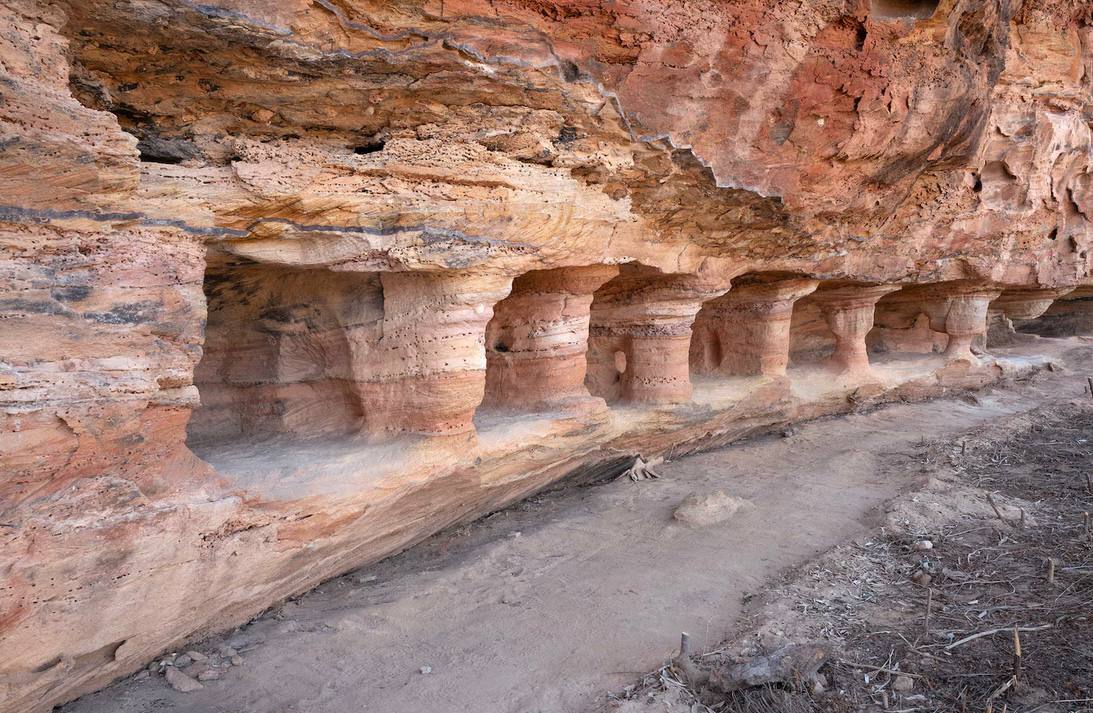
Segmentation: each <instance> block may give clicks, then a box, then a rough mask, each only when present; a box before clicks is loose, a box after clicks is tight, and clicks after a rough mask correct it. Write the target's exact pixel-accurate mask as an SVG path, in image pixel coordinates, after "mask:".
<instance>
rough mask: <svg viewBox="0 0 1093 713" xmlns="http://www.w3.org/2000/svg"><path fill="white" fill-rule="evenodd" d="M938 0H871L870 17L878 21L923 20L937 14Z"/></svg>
mask: <svg viewBox="0 0 1093 713" xmlns="http://www.w3.org/2000/svg"><path fill="white" fill-rule="evenodd" d="M938 5H939V0H871V3H870V7H871V12H870V17H872V18H874V19H878V20H892V19H902V18H910V19H914V20H925V19H928V18H930V17H933V14H934V13H935V12H937V8H938Z"/></svg>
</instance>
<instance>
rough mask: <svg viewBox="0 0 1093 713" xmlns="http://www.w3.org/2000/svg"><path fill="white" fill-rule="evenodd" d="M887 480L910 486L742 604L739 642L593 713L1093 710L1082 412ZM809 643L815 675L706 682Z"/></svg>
mask: <svg viewBox="0 0 1093 713" xmlns="http://www.w3.org/2000/svg"><path fill="white" fill-rule="evenodd" d="M892 467H894V468H916V467H917V468H918V469H919V470H920V471H921V472H922V473H923V475H924V476H925V478H926V482H925V484H924V487H923V488H922V489H921V490H919V491H916V492H914V493H911V494H908V495H906V496H903V497H901V498H899V499H898V500H896V501H895V502H893V503H892V504H891V506H890V509H889V512H888V513H887V518H886V522H885V525H884V526H883V527H882V528H881V529H880V531H879V532H877V533H875V536H873V537H871V538H869V539H867V540H862V541H858V542H855V543H852V544H849V545H845V546H843V547H840V548H837V549H836V550H833V551H832V552H829V553H828V554H827V555H825V556H824V557H822V558H821V559H819V560H817V561H816V562H814V563H812V564H811V565H809V566H808V567H806V568H805V569H804V570H802V571H799V572H796V573H794V574H793V575H791V576H790V578H788V579H787V580H786V581H785V582H784V583H783V584H782V585H781V586H779V587H777V588H775V589H774V590H773V591H771V592H769V593H767V594H765V595H763V596H762V597H759V598H757V599H756V601H755V602H754V606H753V607H752V609H751V613H750V614H749V616H748V618H747V620H746V621H745V622H742V626H741V630H743V631H747V632H748V633H747V634H746V635H744V636H741V637H739V638H737V639H735V640H733V641H731V642H728V643H726V644H724V645H723V646H722V647H720V648H718V649H717V650H715V651H712V652H708V653H705V654H702V655H697V656H687V657H677V658H676V659H674V660H673V661H671V662H668V663H667V664H666V665H665V666H664V667H663V668H661V669H660V670H659V671H657V672H654V673H653V674H650V675H649V676H646V677H645V678H644V679H643V680H642V681H641V682H639V683H638V684H637V685H635V686H631V687H628V688H627V689H625V690H623V691H621V692H618V693H616V694H613V695H611V696H609V700H608V701H607V704H606V707H605V710H624V711H641V710H662V711H670V712H673V713H676V712H682V711H688V713H691V712H697V711H702V712H706V711H713V712H716V713H727V712H735V713H758V712H765V711H771V712H773V711H779V712H783V711H788V712H791V713H796V712H798V711H800V712H806V711H878V712H879V711H887V712H889V713H897V712H898V713H913V712H915V713H917V712H919V711H921V712H923V713H928V712H935V711H936V712H941V711H946V712H948V711H959V712H961V713H965V712H975V713H981V712H988V713H1002V712H1005V713H1018V712H1021V713H1068V712H1076V711H1093V626H1091V623H1090V617H1093V533H1091V523H1090V513H1091V511H1093V404H1090V403H1085V402H1072V403H1065V404H1061V405H1059V406H1054V407H1050V408H1041V409H1038V410H1036V411H1033V412H1030V413H1027V414H1024V415H1023V416H1021V417H1015V418H1012V419H1009V420H1007V421H1006V422H1004V423H1002V424H1000V425H998V426H996V427H994V428H992V429H989V430H988V431H984V432H978V433H971V434H967V435H966V436H965V437H963V438H960V439H957V440H955V441H949V442H944V443H927V442H923V443H921V444H920V446H919V447H918V448H917V449H916V452H914V453H908V454H901V455H896V456H893V458H892ZM813 644H814V645H820V646H824V647H828V650H829V651H830V655H829V656H827V657H826V658H825V660H824V661H823V663H822V666H820V668H819V670H818V672H817V673H815V674H813V673H811V672H809V671H801V670H799V669H798V670H794V669H792V667H790V668H789V669H787V670H786V671H784V672H783V675H780V676H773V677H770V678H768V679H766V680H762V681H758V682H757V683H758V685H752V686H748V687H737V688H735V689H733V690H727V687H726V686H724V685H719V682H721V681H723V680H724V679H725V676H726V672H728V671H731V670H740V669H741V667H742V666H743V667H748V666H751V667H754V666H756V665H759V666H760V667H761V666H762V665H763V664H764V662H766V661H769V660H771V659H772V657H775V658H776V657H777V656H778V652H779V651H784V650H785V647H786V646H791V645H798V646H800V645H813ZM650 706H651V707H650Z"/></svg>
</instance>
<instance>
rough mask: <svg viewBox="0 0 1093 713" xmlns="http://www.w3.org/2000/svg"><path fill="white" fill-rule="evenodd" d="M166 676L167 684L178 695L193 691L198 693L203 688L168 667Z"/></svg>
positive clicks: (176, 670) (175, 669)
mask: <svg viewBox="0 0 1093 713" xmlns="http://www.w3.org/2000/svg"><path fill="white" fill-rule="evenodd" d="M166 676H167V683H168V684H170V686H171V688H173V689H175V690H176V691H178V692H179V693H191V692H193V691H200V690H201V689H202V688H204V686H202V685H201V684H200V683H198V682H197V681H195V680H193V679H192V678H190V677H189V676H187V675H186V674H184V673H182V672H181V671H179V670H178V669H177V668H173V667H168V668H167V673H166Z"/></svg>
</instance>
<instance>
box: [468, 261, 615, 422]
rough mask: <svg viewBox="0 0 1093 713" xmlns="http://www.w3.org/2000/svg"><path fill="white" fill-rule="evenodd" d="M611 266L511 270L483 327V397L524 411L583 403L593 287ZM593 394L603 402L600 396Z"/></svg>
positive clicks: (493, 404) (612, 273)
mask: <svg viewBox="0 0 1093 713" xmlns="http://www.w3.org/2000/svg"><path fill="white" fill-rule="evenodd" d="M618 272H619V269H618V268H617V267H615V266H610V265H592V266H588V267H569V268H559V269H556V270H536V271H533V272H529V273H527V274H524V275H521V276H520V277H518V278H516V280H515V281H514V282H513V285H512V293H511V294H510V295H509V296H508V297H506V298H505V299H503V300H501V301H500V302H498V303H497V306H496V307H495V308H494V316H493V319H492V320H490V323H489V326H488V327H487V329H486V363H487V366H486V397H485V400H484V401H483V405H484V406H489V407H493V408H510V409H520V410H529V411H530V410H547V409H557V408H565V407H577V408H579V407H581V406H585V407H587V406H589V405H590V402H591V401H592V397H591V396H590V395H589V393H588V389H587V387H585V383H584V381H585V372H586V369H587V364H588V361H587V356H586V355H587V352H588V323H589V311H590V308H591V306H592V293H593V292H595V291H596V290H597V289H598V288H599V287H600V286H601V285H603V284H604V283H605V282H607V281H608V280H610V279H611V278H613V277H615V276H616V275H617V274H618ZM595 401H596V402H598V404H599V405H600V406H601V407H602V406H603V400H602V399H596V400H595Z"/></svg>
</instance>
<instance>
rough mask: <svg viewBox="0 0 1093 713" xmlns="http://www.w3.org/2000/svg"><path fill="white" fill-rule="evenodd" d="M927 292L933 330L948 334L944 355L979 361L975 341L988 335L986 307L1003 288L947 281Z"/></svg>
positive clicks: (927, 306) (926, 306) (950, 357)
mask: <svg viewBox="0 0 1093 713" xmlns="http://www.w3.org/2000/svg"><path fill="white" fill-rule="evenodd" d="M927 293H928V296H927V298H926V301H925V303H924V311H925V312H926V316H927V317H929V318H930V329H933V330H934V331H937V332H945V333H946V334H947V335H949V343H948V345H947V346H946V347H945V357H946V358H947V359H948V360H949V361H968V362H970V363H972V364H977V363H978V362H979V360H978V358H977V357H976V356H975V355H974V354H973V353H972V343H973V342H974V341H975V340H976V339H977V338H980V337H984V336H985V335H986V333H987V309H988V307H989V305H990V303H991V301H992V300H994V299H996V298H997V297H998V296H999V295H1000V294H1001V293H1002V291H1001V290H1000V289H997V288H992V287H987V286H984V285H977V284H971V283H948V284H941V285H937V286H932V287H930V288H927Z"/></svg>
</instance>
